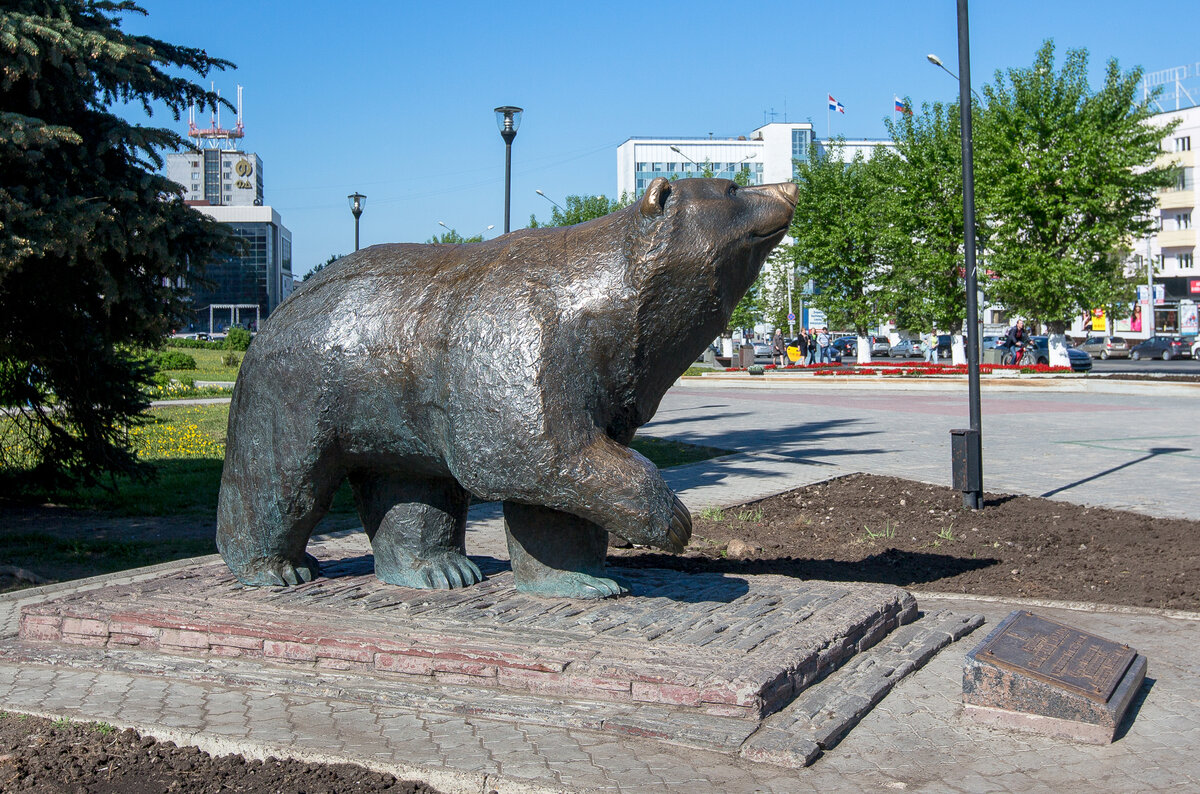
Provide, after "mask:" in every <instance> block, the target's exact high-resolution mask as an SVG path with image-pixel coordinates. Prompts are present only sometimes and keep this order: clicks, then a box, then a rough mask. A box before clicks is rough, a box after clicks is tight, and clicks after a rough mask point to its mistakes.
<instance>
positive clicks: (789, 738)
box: [741, 610, 984, 767]
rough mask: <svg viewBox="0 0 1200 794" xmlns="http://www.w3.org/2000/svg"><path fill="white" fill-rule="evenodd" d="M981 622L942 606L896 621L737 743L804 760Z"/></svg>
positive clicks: (793, 761)
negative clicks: (885, 635) (905, 621)
mask: <svg viewBox="0 0 1200 794" xmlns="http://www.w3.org/2000/svg"><path fill="white" fill-rule="evenodd" d="M983 622H984V619H983V616H982V615H958V614H955V613H953V612H949V611H946V610H942V611H939V612H936V613H934V614H932V615H925V616H924V617H922V618H921V619H920V620H918V621H916V622H915V623H910V624H908V625H907V626H902V627H901V628H899V629H897V630H896V631H894V632H892V634H891V635H890V636H889V637H888V638H887V639H886V640H885V641H883V642H881V643H879V644H878V645H876V646H875V647H873V648H871V649H870V650H868V651H865V652H863V653H861V654H859V655H857V656H855V657H854V658H853V659H851V660H850V661H849V662H848V663H846V664H845V665H844V666H842V667H841V668H839V669H838V670H836V671H835V672H834V673H833V674H832V675H830V677H829V679H827V680H826V681H823V682H822V683H821V684H819V685H817V686H814V687H811V688H810V689H808V690H806V691H805V692H804V693H802V694H801V695H800V696H799V697H798V698H796V700H794V701H793V702H792V703H791V704H789V705H788V706H787V707H786V708H784V709H783V710H782V711H780V712H779V713H777V714H773V715H771V716H770V717H768V718H767V719H766V720H764V721H763V725H762V727H761V728H759V730H758V731H757V732H755V733H754V735H753V736H751V737H750V738H749V739H748V740H747V741H746V743H745V744H744V745H743V746H742V749H741V755H742V757H744V758H748V759H750V760H752V761H765V762H768V763H773V764H778V765H780V766H788V767H802V766H808V765H809V764H811V763H812V762H813V761H814V760H816V758H817V757H818V756H819V755H820V754H821V752H823V751H825V750H829V749H831V748H832V747H834V746H835V745H836V744H837V743H838V742H840V741H841V740H842V737H844V736H845V735H846V734H847V733H849V731H850V730H851V729H852V728H853V727H854V726H855V725H857V724H858V723H859V721H861V720H862V718H863V717H864V716H866V715H867V713H868V712H870V710H871V709H872V708H874V707H875V705H876V704H877V703H879V701H881V700H883V698H884V696H885V695H887V693H888V692H891V691H892V688H893V687H895V686H896V684H897V683H899V682H900V680H901V679H902V678H904V677H905V676H907V675H908V674H909V673H912V672H914V671H915V670H918V669H919V668H921V667H922V666H924V664H925V663H926V662H927V661H929V660H930V659H931V658H933V655H934V654H936V653H937V652H938V651H940V650H941V649H942V648H944V647H946V646H947V645H949V644H950V643H952V642H954V641H955V640H958V639H960V638H962V637H964V636H966V635H967V634H969V633H971V632H972V631H974V630H975V629H977V628H979V627H980V626H982V625H983Z"/></svg>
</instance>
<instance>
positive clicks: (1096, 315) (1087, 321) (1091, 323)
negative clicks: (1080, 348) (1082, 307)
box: [1083, 309, 1108, 334]
mask: <svg viewBox="0 0 1200 794" xmlns="http://www.w3.org/2000/svg"><path fill="white" fill-rule="evenodd" d="M1106 321H1107V318H1106V317H1105V315H1104V309H1092V311H1091V312H1090V313H1089V314H1085V315H1083V331H1084V333H1089V334H1091V333H1097V334H1098V333H1103V332H1104V331H1105V330H1107V328H1108V324H1107V322H1106Z"/></svg>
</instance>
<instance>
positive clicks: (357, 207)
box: [346, 191, 367, 251]
mask: <svg viewBox="0 0 1200 794" xmlns="http://www.w3.org/2000/svg"><path fill="white" fill-rule="evenodd" d="M346 198H348V199H349V200H350V212H351V213H353V214H354V250H355V251H357V250H358V219H359V218H360V217H361V216H362V214H363V209H364V208H366V206H367V197H366V196H364V195H363V194H362V193H359V192H357V191H355V192H354V193H351V194H350V195H349V196H346Z"/></svg>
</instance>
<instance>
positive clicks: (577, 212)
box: [529, 193, 633, 229]
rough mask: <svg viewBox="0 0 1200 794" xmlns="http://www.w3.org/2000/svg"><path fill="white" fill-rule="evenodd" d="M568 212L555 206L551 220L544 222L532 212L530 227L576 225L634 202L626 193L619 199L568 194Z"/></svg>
mask: <svg viewBox="0 0 1200 794" xmlns="http://www.w3.org/2000/svg"><path fill="white" fill-rule="evenodd" d="M566 203H567V206H566V212H564V211H563V210H562V209H560V208H559V207H557V206H556V207H554V209H553V210H551V212H550V220H548V221H545V222H542V221H539V220H538V219H537V216H536V215H534V214H530V216H529V228H530V229H538V228H543V227H547V226H574V225H575V224H577V223H583V222H585V221H590V220H594V219H596V218H603V217H604V216H605V215H608V214H609V213H611V212H616V211H617V210H619V209H623V208H625V207H628V206H629V205H630V204H632V203H633V198H632V197H631V196H630V195H629V194H628V193H626V194H625V195H623V196H621V198H619V199H610V198H609V197H608V196H604V195H600V196H574V195H572V196H567V199H566Z"/></svg>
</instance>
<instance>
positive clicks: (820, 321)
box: [804, 309, 826, 328]
mask: <svg viewBox="0 0 1200 794" xmlns="http://www.w3.org/2000/svg"><path fill="white" fill-rule="evenodd" d="M804 315H805V316H804V327H805V328H824V327H825V326H826V320H825V312H823V311H821V310H820V309H805V310H804Z"/></svg>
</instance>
